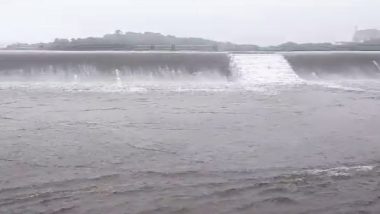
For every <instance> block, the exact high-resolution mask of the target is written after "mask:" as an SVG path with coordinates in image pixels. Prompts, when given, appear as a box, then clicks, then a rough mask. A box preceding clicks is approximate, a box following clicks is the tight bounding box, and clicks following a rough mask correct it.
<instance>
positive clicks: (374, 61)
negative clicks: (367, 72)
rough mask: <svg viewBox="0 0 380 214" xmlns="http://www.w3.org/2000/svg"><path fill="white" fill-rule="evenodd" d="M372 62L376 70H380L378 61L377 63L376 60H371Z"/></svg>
mask: <svg viewBox="0 0 380 214" xmlns="http://www.w3.org/2000/svg"><path fill="white" fill-rule="evenodd" d="M372 62H373V64H374V65H375V66H376V68H377V70H379V71H380V65H379V63H377V62H376V60H373V61H372Z"/></svg>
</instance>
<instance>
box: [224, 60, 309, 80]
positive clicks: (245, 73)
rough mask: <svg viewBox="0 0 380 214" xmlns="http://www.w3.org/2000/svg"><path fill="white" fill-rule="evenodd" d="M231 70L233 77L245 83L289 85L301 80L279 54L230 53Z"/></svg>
mask: <svg viewBox="0 0 380 214" xmlns="http://www.w3.org/2000/svg"><path fill="white" fill-rule="evenodd" d="M231 70H232V71H233V74H232V75H233V76H234V79H235V80H236V81H238V82H239V83H241V84H245V85H273V84H275V85H291V84H297V83H301V82H302V80H301V79H300V78H299V77H298V76H297V74H296V73H295V72H294V71H293V69H292V67H291V66H290V65H289V63H288V62H287V60H286V59H285V58H284V57H283V56H282V55H279V54H236V55H231Z"/></svg>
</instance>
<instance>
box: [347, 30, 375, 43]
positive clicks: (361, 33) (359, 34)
mask: <svg viewBox="0 0 380 214" xmlns="http://www.w3.org/2000/svg"><path fill="white" fill-rule="evenodd" d="M379 39H380V30H377V29H367V30H356V31H355V35H354V38H353V41H354V42H368V41H372V40H379Z"/></svg>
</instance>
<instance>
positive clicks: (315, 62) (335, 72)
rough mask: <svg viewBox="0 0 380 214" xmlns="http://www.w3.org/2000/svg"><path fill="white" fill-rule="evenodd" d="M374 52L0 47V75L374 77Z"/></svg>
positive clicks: (260, 80) (266, 80)
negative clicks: (41, 49) (24, 49)
mask: <svg viewBox="0 0 380 214" xmlns="http://www.w3.org/2000/svg"><path fill="white" fill-rule="evenodd" d="M379 63H380V52H342V53H340V52H339V53H338V52H316V53H311V52H299V53H298V52H297V53H273V54H233V53H224V52H222V53H214V52H104V51H99V52H60V51H1V52H0V81H50V80H53V81H66V82H70V81H77V82H78V81H79V82H80V81H114V80H117V81H119V82H122V81H146V80H149V81H155V80H165V81H184V80H186V81H195V82H196V81H199V80H200V79H202V80H208V81H214V80H224V81H227V82H231V81H232V82H240V83H244V84H247V83H249V84H274V83H278V84H283V83H296V82H298V81H299V80H300V79H301V78H302V79H313V78H319V79H323V78H330V77H335V78H379V77H380V66H379Z"/></svg>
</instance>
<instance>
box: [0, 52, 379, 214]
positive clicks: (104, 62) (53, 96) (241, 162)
mask: <svg viewBox="0 0 380 214" xmlns="http://www.w3.org/2000/svg"><path fill="white" fill-rule="evenodd" d="M378 55H380V54H377V53H360V54H358V53H278V54H233V53H196V52H191V53H150V52H147V53H130V52H78V53H77V52H1V53H0V129H1V132H0V146H1V149H0V213H91V214H92V213H132V214H134V213H136V214H137V213H139V214H141V213H154V214H156V213H165V214H166V213H200V214H203V213H238V214H240V213H243V214H245V213H247V214H248V213H260V214H261V213H263V214H266V213H285V214H286V213H289V214H294V213H378V211H379V210H380V198H379V195H380V177H379V176H380V165H379V163H380V162H379V161H380V153H379V152H378V151H380V144H379V143H378V142H379V141H380V132H379V131H378V128H379V127H380V113H379V105H380V83H379V79H378V77H377V72H378V71H377V66H376V63H375V62H379V59H378ZM312 57H315V58H314V60H312ZM331 58H333V59H334V60H330V59H331ZM324 62H325V63H324ZM350 66H351V67H350ZM348 67H349V69H346V68H348Z"/></svg>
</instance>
